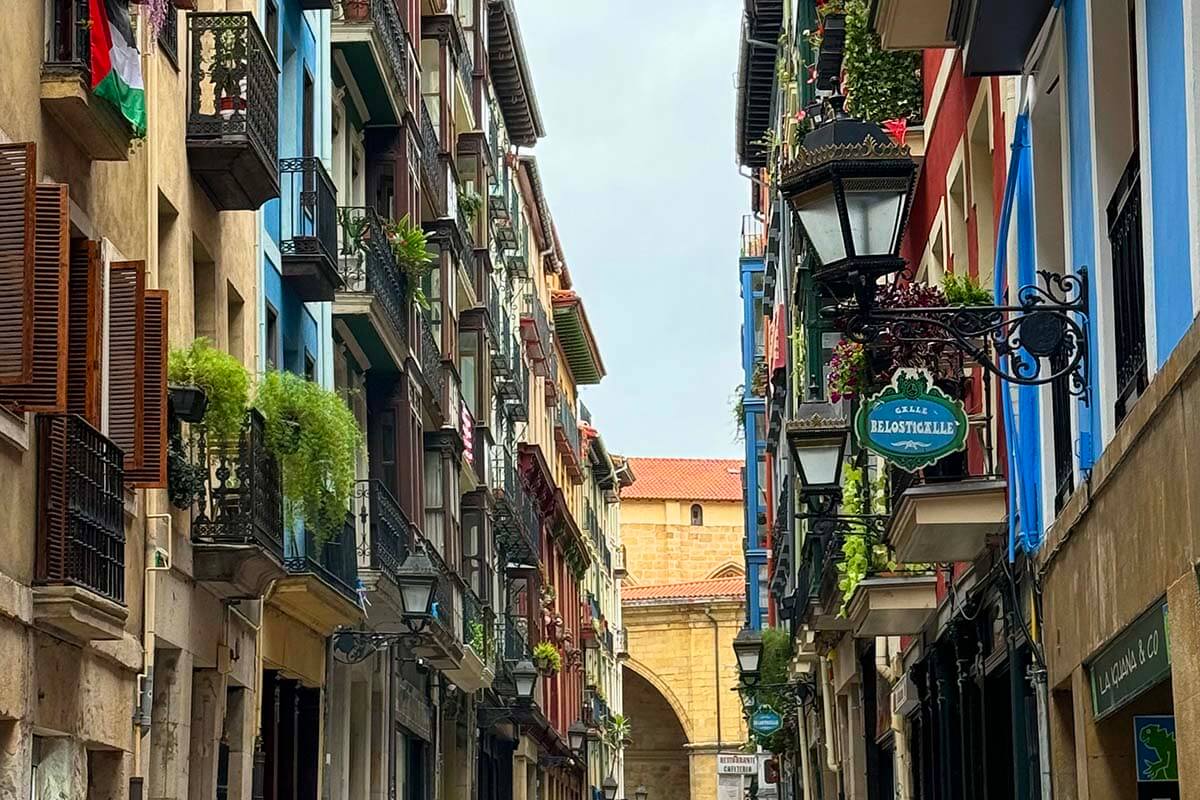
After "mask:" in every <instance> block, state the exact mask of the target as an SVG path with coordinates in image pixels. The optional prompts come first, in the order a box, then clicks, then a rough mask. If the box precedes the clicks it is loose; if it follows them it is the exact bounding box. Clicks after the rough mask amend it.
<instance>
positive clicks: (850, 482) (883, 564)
mask: <svg viewBox="0 0 1200 800" xmlns="http://www.w3.org/2000/svg"><path fill="white" fill-rule="evenodd" d="M842 472H843V475H844V478H843V481H842V513H843V514H846V515H854V516H857V515H862V514H878V513H883V512H885V511H886V510H887V477H886V476H885V475H880V477H879V478H878V479H877V480H875V481H873V482H872V483H871V485H870V486H868V485H867V480H866V477H865V475H864V471H863V469H862V468H861V467H853V466H846V467H845V468H844V469H843V470H842ZM894 567H895V562H893V561H892V560H891V555H890V554H889V552H888V548H887V545H884V544H879V543H876V542H872V541H870V539H869V538H868V536H867V531H866V529H865V528H862V527H859V528H858V529H857V531H856V532H855V533H851V534H850V535H848V536H846V537H845V539H844V540H843V541H842V560H841V561H840V562H839V563H838V589H839V590H841V592H842V613H843V614H844V613H845V612H846V604H847V603H849V602H850V598H851V596H853V594H854V590H855V588H856V587H857V586H858V584H859V581H861V580H862V579H863V578H865V577H867V575H869V574H870V573H872V572H878V571H880V570H887V569H892V568H894Z"/></svg>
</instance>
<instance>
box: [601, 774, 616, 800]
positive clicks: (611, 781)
mask: <svg viewBox="0 0 1200 800" xmlns="http://www.w3.org/2000/svg"><path fill="white" fill-rule="evenodd" d="M600 788H602V789H603V790H604V800H617V779H616V778H614V777H613V776H612V775H611V774H610V775H609V776H608V777H607V778H605V779H604V783H602V784H600Z"/></svg>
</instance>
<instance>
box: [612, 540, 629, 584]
mask: <svg viewBox="0 0 1200 800" xmlns="http://www.w3.org/2000/svg"><path fill="white" fill-rule="evenodd" d="M612 563H613V566H612V571H613V577H614V578H624V577H625V576H626V575H628V574H629V570H628V569H627V568H626V566H625V545H623V544H622V545H618V546H617V549H616V550H614V551H613V562H612Z"/></svg>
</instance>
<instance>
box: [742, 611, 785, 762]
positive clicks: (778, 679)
mask: <svg viewBox="0 0 1200 800" xmlns="http://www.w3.org/2000/svg"><path fill="white" fill-rule="evenodd" d="M762 642H763V649H762V659H761V660H760V661H759V665H758V669H759V673H758V674H759V685H761V686H763V687H766V688H762V689H756V690H754V699H755V704H756V705H758V706H770V707H771V708H773V709H774V710H775V711H777V712H778V713H779V714H780V716H782V717H784V718H785V719H787V718H788V716H789V715H791V713H792V712H793V711H794V704H795V702H794V700H793V699H792V698H791V697H790V695H789V694H788V693H787V692H785V691H780V688H781V687H782V686H783V685H784V684H786V683H787V682H788V665H789V664H790V663H791V660H792V655H793V654H792V637H791V636H790V635H789V634H788V632H787V631H785V630H783V629H782V628H764V629H763V632H762ZM791 735H792V734H791V726H790V725H786V724H785V725H784V727H783V728H781V729H779V730H778V731H776V732H775V733H773V734H771V735H770V736H762V735H760V734H757V733H754V732H753V731H752V732H751V734H750V736H751V737H752V739H753V740H754V741H756V742H757V743H758V744H760V745H762V747H763V748H764V749H765V750H769V751H771V752H772V753H782V752H784V751H786V750H787V749H788V747H789V746H790V743H791Z"/></svg>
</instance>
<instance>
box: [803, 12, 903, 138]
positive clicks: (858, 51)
mask: <svg viewBox="0 0 1200 800" xmlns="http://www.w3.org/2000/svg"><path fill="white" fill-rule="evenodd" d="M831 5H832V3H826V4H825V6H831ZM869 5H870V3H869V2H868V1H867V0H845V3H844V4H843V6H844V9H845V14H846V46H845V47H846V49H845V55H844V56H843V58H842V73H843V83H844V86H845V94H846V110H847V111H849V112H850V113H851V114H853V115H854V116H856V117H858V118H860V119H865V120H868V121H870V122H877V123H881V122H883V121H884V120H890V119H901V118H902V119H910V120H919V119H921V116H922V100H923V93H924V87H923V86H922V83H921V51H919V50H917V51H902V50H884V49H883V48H881V47H880V45H879V36H878V35H877V34H876V33H875V32H874V31H872V30H871V23H870V14H869ZM823 13H828V12H823Z"/></svg>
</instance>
